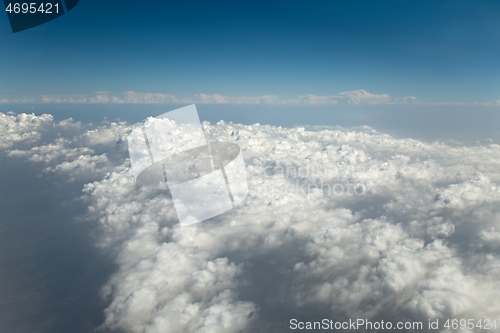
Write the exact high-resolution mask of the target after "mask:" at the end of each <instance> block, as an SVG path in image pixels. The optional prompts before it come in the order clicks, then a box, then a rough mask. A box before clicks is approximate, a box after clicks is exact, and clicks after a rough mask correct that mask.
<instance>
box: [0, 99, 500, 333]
mask: <svg viewBox="0 0 500 333" xmlns="http://www.w3.org/2000/svg"><path fill="white" fill-rule="evenodd" d="M367 94H369V93H366V92H364V93H360V92H358V93H356V94H353V95H351V96H348V97H346V98H349V99H353V100H355V99H356V98H357V99H363V98H372V97H370V96H367ZM377 96H378V95H377ZM377 98H379V99H384V98H388V97H384V96H378V97H377ZM0 121H1V123H0V128H2V129H5V131H7V133H8V135H4V136H3V137H4V139H2V141H1V146H0V147H1V149H3V150H5V151H6V152H7V153H8V154H9V155H10V156H11V158H23V159H27V160H28V161H30V162H31V163H33V164H34V165H39V166H40V173H41V174H44V173H45V174H51V175H53V176H54V177H58V179H62V180H68V181H73V182H75V181H80V182H82V184H83V183H86V184H85V185H84V186H83V193H82V200H85V202H87V204H88V207H89V208H88V215H87V217H86V218H87V219H89V220H93V221H99V225H100V227H99V228H100V229H99V233H100V237H99V240H98V244H97V245H98V246H99V247H101V248H102V251H105V252H108V253H109V254H110V255H112V256H114V258H115V261H116V263H117V265H118V271H117V272H116V273H115V274H114V275H113V276H112V277H111V278H110V279H109V281H108V283H107V284H106V285H105V286H103V288H102V295H103V297H106V299H108V301H109V306H108V308H107V309H106V312H105V316H106V320H105V323H104V324H103V325H104V326H106V327H108V328H112V329H122V330H124V331H126V332H165V331H175V332H243V331H245V330H248V331H251V332H254V331H255V332H256V331H268V332H280V331H286V329H287V327H288V321H289V320H290V319H292V318H297V319H299V320H302V321H307V320H316V319H318V316H319V319H321V318H323V317H324V318H331V319H348V318H352V319H356V318H367V319H372V320H376V319H383V320H385V321H394V322H396V321H407V320H414V321H422V322H424V324H425V323H427V321H428V319H430V318H440V319H448V318H475V319H481V318H482V319H485V318H490V319H495V318H497V317H498V315H499V314H500V301H499V300H500V292H499V290H500V281H499V280H498V274H499V272H500V209H499V207H500V205H499V203H500V186H499V185H500V170H499V168H498V164H499V162H500V146H498V145H495V144H489V145H478V146H465V145H461V144H455V145H447V144H444V143H440V142H434V143H425V142H422V141H418V140H413V139H396V138H393V137H391V136H389V135H387V134H383V133H379V132H376V131H373V130H371V129H370V128H365V129H358V130H343V129H339V130H331V129H325V130H318V131H311V130H305V129H304V128H281V127H274V126H262V125H258V124H255V125H250V126H246V125H239V124H231V123H230V124H228V123H224V122H222V121H221V122H218V123H216V124H210V123H204V124H203V125H204V131H205V135H206V137H207V139H208V141H227V142H235V143H237V144H238V145H239V146H240V147H241V148H242V151H243V156H244V158H245V162H246V165H247V174H248V182H249V190H250V192H249V195H248V197H247V199H246V200H245V201H244V202H243V203H242V204H240V205H238V206H237V207H236V208H235V209H233V210H231V211H229V212H227V213H225V214H223V215H220V216H218V217H215V218H213V219H211V220H209V221H205V222H203V223H199V224H195V225H193V226H191V227H180V226H179V224H178V223H177V217H176V212H175V209H174V206H173V202H172V199H171V197H170V195H169V193H168V192H162V191H156V190H145V189H141V188H137V187H136V186H135V184H134V181H133V176H132V172H131V170H130V163H129V160H128V157H127V153H126V151H127V150H126V144H124V142H125V140H124V138H125V137H126V135H127V133H129V131H130V130H131V126H130V125H128V124H125V123H109V124H104V125H102V126H100V127H98V128H90V127H89V126H88V125H85V124H80V123H74V122H72V121H70V120H67V121H63V122H55V121H54V119H53V118H52V117H51V116H49V115H43V116H34V115H17V116H16V115H12V114H10V115H4V114H0ZM424 327H425V325H424ZM441 331H442V332H445V331H446V330H444V329H442V330H441ZM473 331H474V330H467V329H466V330H462V331H461V332H473Z"/></svg>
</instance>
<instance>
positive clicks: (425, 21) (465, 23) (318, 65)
mask: <svg viewBox="0 0 500 333" xmlns="http://www.w3.org/2000/svg"><path fill="white" fill-rule="evenodd" d="M0 45H2V46H1V52H0V59H1V60H2V61H1V65H0V78H1V79H0V97H4V98H8V99H14V98H22V97H24V96H39V95H42V94H91V93H93V92H96V91H110V92H111V93H120V92H123V91H127V90H133V91H138V92H155V93H168V94H174V95H178V96H191V95H195V94H199V93H205V94H222V95H228V96H240V95H243V96H258V95H267V94H274V95H279V96H284V97H286V96H298V95H304V94H316V95H332V94H338V93H339V92H343V91H352V90H357V89H364V90H366V91H368V92H371V93H375V94H389V95H390V96H391V97H404V96H416V97H417V98H418V100H420V101H423V102H427V103H434V102H466V103H467V102H473V101H479V102H493V101H495V100H498V99H500V83H499V79H498V78H499V77H500V66H499V60H498V59H500V2H499V1H497V0H491V1H457V0H453V1H439V2H437V1H428V0H423V1H405V0H397V1H355V0H350V1H320V0H318V1H273V2H270V1H251V2H241V1H175V2H174V1H148V2H143V1H114V0H113V1H111V0H110V1H95V0H94V1H92V0H81V1H80V3H79V5H78V6H77V7H76V8H75V9H73V10H72V11H71V12H69V13H68V14H66V15H64V16H62V17H60V18H59V19H56V20H54V21H51V22H49V23H47V24H44V25H41V26H39V27H35V28H33V29H30V30H26V31H23V32H19V33H16V34H13V33H12V32H11V31H10V27H9V25H8V19H7V15H6V13H5V14H2V15H0Z"/></svg>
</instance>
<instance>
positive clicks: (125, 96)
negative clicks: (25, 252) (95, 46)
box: [0, 89, 500, 106]
mask: <svg viewBox="0 0 500 333" xmlns="http://www.w3.org/2000/svg"><path fill="white" fill-rule="evenodd" d="M0 103H90V104H95V103H99V104H110V103H115V104H194V103H197V104H269V105H279V104H288V105H294V104H307V105H336V104H339V105H391V104H419V105H466V106H467V105H468V106H495V105H500V100H496V101H493V102H476V101H473V102H454V101H451V102H446V101H444V102H425V101H420V100H418V99H417V97H415V96H404V97H392V96H390V95H388V94H376V93H371V92H368V91H366V90H363V89H359V90H352V91H344V92H340V93H338V94H332V95H314V94H305V95H299V96H295V97H280V96H279V95H261V96H229V95H221V94H205V93H200V94H197V95H193V96H176V95H173V94H164V93H152V92H136V91H132V90H128V91H125V92H122V93H119V94H116V95H115V94H112V93H111V92H109V91H97V92H94V93H92V94H89V95H60V94H46V95H42V96H41V97H40V98H38V99H37V98H18V99H9V98H1V99H0Z"/></svg>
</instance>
